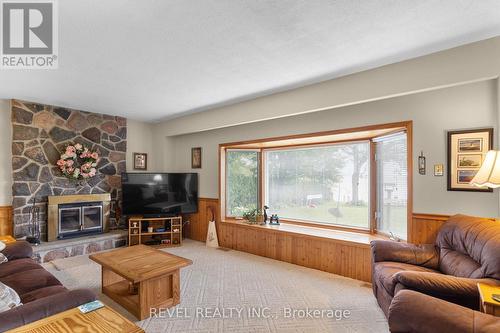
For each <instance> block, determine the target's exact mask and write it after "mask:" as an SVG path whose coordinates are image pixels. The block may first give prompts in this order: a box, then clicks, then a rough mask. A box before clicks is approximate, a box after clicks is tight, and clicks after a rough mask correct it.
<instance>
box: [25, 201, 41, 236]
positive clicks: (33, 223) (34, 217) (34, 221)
mask: <svg viewBox="0 0 500 333" xmlns="http://www.w3.org/2000/svg"><path fill="white" fill-rule="evenodd" d="M28 230H29V236H28V237H26V241H27V242H28V243H31V244H34V245H40V208H39V207H36V198H33V205H32V206H31V207H30V225H29V227H28Z"/></svg>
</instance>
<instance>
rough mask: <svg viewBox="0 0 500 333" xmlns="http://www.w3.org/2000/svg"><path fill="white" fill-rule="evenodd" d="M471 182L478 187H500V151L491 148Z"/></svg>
mask: <svg viewBox="0 0 500 333" xmlns="http://www.w3.org/2000/svg"><path fill="white" fill-rule="evenodd" d="M470 184H471V185H474V186H477V187H484V186H486V187H490V188H497V187H500V151H496V150H490V151H489V152H488V153H487V154H486V158H485V159H484V162H483V164H482V165H481V168H480V169H479V171H478V172H477V173H476V175H475V176H474V178H472V180H471V182H470Z"/></svg>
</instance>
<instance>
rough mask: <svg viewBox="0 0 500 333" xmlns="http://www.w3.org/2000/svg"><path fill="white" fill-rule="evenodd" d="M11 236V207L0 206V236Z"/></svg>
mask: <svg viewBox="0 0 500 333" xmlns="http://www.w3.org/2000/svg"><path fill="white" fill-rule="evenodd" d="M12 235H13V226H12V206H0V236H12Z"/></svg>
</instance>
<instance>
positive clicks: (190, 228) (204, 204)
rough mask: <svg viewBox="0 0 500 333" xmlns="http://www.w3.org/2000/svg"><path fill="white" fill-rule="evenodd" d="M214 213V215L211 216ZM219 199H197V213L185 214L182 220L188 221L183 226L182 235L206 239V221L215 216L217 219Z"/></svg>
mask: <svg viewBox="0 0 500 333" xmlns="http://www.w3.org/2000/svg"><path fill="white" fill-rule="evenodd" d="M213 215H215V216H213ZM219 216H220V215H219V200H218V199H210V198H199V199H198V213H196V214H187V215H185V216H184V219H183V220H184V221H189V223H186V224H185V226H184V229H183V230H184V237H186V238H190V239H194V240H197V241H200V242H204V241H205V240H206V239H207V232H208V222H209V221H210V219H212V218H215V219H216V221H219V220H220V218H219Z"/></svg>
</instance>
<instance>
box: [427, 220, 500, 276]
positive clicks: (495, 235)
mask: <svg viewBox="0 0 500 333" xmlns="http://www.w3.org/2000/svg"><path fill="white" fill-rule="evenodd" d="M436 245H437V246H438V247H439V248H440V255H439V269H440V271H441V272H443V273H444V274H448V275H454V276H458V277H465V278H474V279H479V278H493V279H500V256H499V255H498V253H500V221H496V220H492V219H485V218H480V217H473V216H466V215H454V216H452V217H450V219H448V221H447V222H446V223H445V224H444V225H443V226H442V228H441V230H440V231H439V234H438V236H437V239H436Z"/></svg>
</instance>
